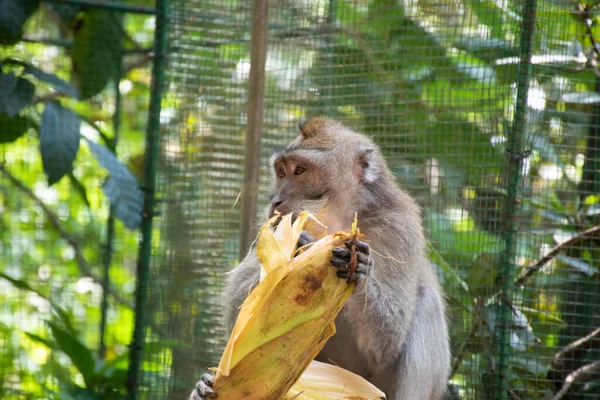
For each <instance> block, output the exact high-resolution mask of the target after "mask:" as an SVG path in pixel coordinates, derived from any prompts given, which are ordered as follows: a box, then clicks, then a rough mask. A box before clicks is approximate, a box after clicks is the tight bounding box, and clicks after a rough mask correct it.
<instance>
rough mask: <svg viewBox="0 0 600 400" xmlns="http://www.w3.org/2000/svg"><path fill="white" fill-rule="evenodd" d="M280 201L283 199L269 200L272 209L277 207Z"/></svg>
mask: <svg viewBox="0 0 600 400" xmlns="http://www.w3.org/2000/svg"><path fill="white" fill-rule="evenodd" d="M281 203H283V200H273V201H272V202H271V207H272V208H273V209H276V208H277V207H279V206H280V205H281Z"/></svg>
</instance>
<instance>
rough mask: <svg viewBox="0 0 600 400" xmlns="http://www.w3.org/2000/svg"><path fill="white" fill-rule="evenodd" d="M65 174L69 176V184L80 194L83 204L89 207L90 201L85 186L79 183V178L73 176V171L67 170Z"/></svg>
mask: <svg viewBox="0 0 600 400" xmlns="http://www.w3.org/2000/svg"><path fill="white" fill-rule="evenodd" d="M67 176H68V177H69V180H70V181H71V185H72V186H73V189H74V190H75V191H76V192H77V193H79V195H80V196H81V199H82V200H83V202H84V203H85V205H86V206H87V207H88V208H91V207H92V206H91V204H90V201H89V200H88V197H87V190H85V186H83V183H81V182H80V181H79V179H77V178H76V177H75V175H73V171H71V172H69V173H68V174H67Z"/></svg>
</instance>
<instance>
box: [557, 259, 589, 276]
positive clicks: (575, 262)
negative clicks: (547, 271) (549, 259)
mask: <svg viewBox="0 0 600 400" xmlns="http://www.w3.org/2000/svg"><path fill="white" fill-rule="evenodd" d="M556 259H557V260H559V261H561V262H563V263H565V264H567V265H568V266H569V267H572V268H575V269H576V270H577V271H579V272H582V273H584V274H586V275H588V276H593V275H595V274H597V273H598V268H596V267H595V266H593V265H592V264H589V263H587V262H585V261H583V260H581V259H579V258H574V257H568V256H556Z"/></svg>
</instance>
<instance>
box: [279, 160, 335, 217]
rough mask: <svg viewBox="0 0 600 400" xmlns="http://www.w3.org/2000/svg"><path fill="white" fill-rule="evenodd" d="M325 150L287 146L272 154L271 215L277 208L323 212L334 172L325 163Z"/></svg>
mask: <svg viewBox="0 0 600 400" xmlns="http://www.w3.org/2000/svg"><path fill="white" fill-rule="evenodd" d="M326 157H327V155H326V154H325V152H319V151H315V150H307V149H295V150H287V151H284V152H283V153H279V154H275V155H274V156H273V158H272V168H273V175H274V185H273V192H272V194H271V204H270V206H269V208H268V216H269V217H271V216H273V214H274V213H275V211H277V212H279V213H281V214H283V215H285V214H289V213H294V214H295V216H297V215H298V214H299V213H300V212H302V211H304V210H308V211H309V212H311V213H313V214H318V213H319V212H321V211H322V210H323V209H324V208H325V206H326V205H327V204H328V201H329V197H330V196H329V195H330V194H331V188H332V186H331V184H330V182H329V178H330V175H331V174H330V172H329V170H328V169H327V168H326V167H325V166H324V165H323V162H324V160H325V159H326Z"/></svg>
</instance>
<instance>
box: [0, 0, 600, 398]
mask: <svg viewBox="0 0 600 400" xmlns="http://www.w3.org/2000/svg"><path fill="white" fill-rule="evenodd" d="M47 3H48V4H51V5H52V6H55V5H56V4H59V3H60V4H61V6H64V4H62V3H68V2H59V1H50V2H47ZM72 3H77V4H78V3H79V2H72ZM0 4H2V3H1V2H0ZM44 4H46V3H44ZM114 4H117V3H114ZM118 4H120V5H121V6H125V7H131V10H130V11H134V10H133V8H134V7H148V6H149V5H150V4H146V2H143V1H140V2H123V3H118ZM167 4H168V13H167V20H166V29H167V38H168V52H167V55H168V57H167V65H166V81H165V82H158V84H159V85H160V84H163V87H164V88H165V91H164V93H163V99H162V112H161V114H160V122H161V137H160V145H159V146H160V154H159V171H158V175H157V186H156V201H157V213H158V217H157V218H155V230H154V233H153V236H152V262H151V270H150V280H149V288H148V304H147V308H146V312H147V314H146V315H147V320H145V321H141V323H142V324H146V323H147V327H146V340H145V349H144V350H145V353H144V357H145V358H144V363H143V364H142V371H143V374H142V377H141V387H140V388H141V397H142V398H148V399H151V398H155V399H164V398H172V399H181V398H187V396H188V395H189V392H190V391H191V388H192V387H193V386H194V383H195V381H196V380H198V378H199V377H200V375H201V374H202V373H203V372H204V371H205V369H206V368H207V367H213V366H216V365H217V364H218V361H219V358H220V355H221V352H222V350H223V346H224V344H225V340H226V332H225V329H224V327H223V324H222V314H223V304H222V299H221V297H220V293H221V289H222V287H223V283H224V278H225V274H226V272H227V271H228V270H230V269H231V268H232V267H233V266H235V265H236V263H237V262H238V260H239V259H240V256H239V254H238V248H239V243H240V229H239V227H240V220H241V219H242V218H253V217H254V216H242V215H241V208H240V202H239V198H240V195H241V194H248V192H250V194H253V193H254V192H256V193H257V195H258V199H259V204H260V207H259V208H260V209H262V206H264V205H265V204H266V201H267V189H268V185H269V174H268V173H267V172H268V171H267V160H268V157H269V156H270V154H271V153H272V152H273V151H274V150H276V149H278V148H280V147H281V146H283V145H285V144H286V143H287V142H289V140H291V139H292V138H294V137H295V136H297V133H298V128H297V126H298V123H299V122H300V121H301V120H302V119H305V118H309V117H311V116H317V115H327V116H329V117H333V118H336V119H338V120H340V121H342V122H343V123H345V124H346V125H348V126H350V127H352V128H353V129H355V130H357V131H359V132H363V133H365V134H367V135H370V136H371V137H372V138H373V139H374V140H375V141H376V142H377V144H378V145H379V146H380V147H381V149H382V150H383V152H384V154H385V156H386V158H387V160H388V163H389V165H390V168H391V169H392V171H393V172H394V174H395V175H396V177H397V180H398V184H399V185H400V186H401V187H402V188H403V189H405V190H406V191H408V192H409V193H410V194H412V195H413V196H414V197H415V198H416V199H417V200H418V202H419V204H420V205H421V207H422V210H423V217H424V224H425V228H426V231H427V236H428V239H429V240H430V247H429V256H430V258H431V260H432V262H433V264H434V266H435V268H436V272H437V273H438V276H439V278H440V281H441V283H442V286H443V287H444V290H445V292H446V295H447V300H448V305H449V322H450V330H451V339H452V355H453V362H452V376H451V377H450V380H449V392H448V397H449V398H464V399H482V398H514V399H516V398H521V399H526V398H540V399H549V398H553V397H554V396H558V398H565V399H566V398H573V399H575V398H577V399H579V398H590V399H591V398H598V396H599V394H600V375H599V369H600V368H599V364H598V360H599V359H600V331H599V330H598V328H599V327H600V310H599V307H600V306H599V305H598V304H600V281H599V279H600V278H599V276H600V274H599V270H598V268H599V267H600V263H599V261H598V260H599V259H600V257H599V254H598V248H600V246H598V232H599V231H600V229H599V228H598V226H599V220H598V215H599V213H598V210H599V205H598V204H599V202H600V176H599V174H600V167H599V165H600V164H599V163H600V156H599V154H598V152H600V145H599V142H598V140H599V139H598V134H599V131H600V129H599V128H598V126H599V121H598V115H600V109H599V108H598V107H599V104H600V94H599V93H600V85H599V83H598V80H599V79H600V78H599V76H600V72H599V71H598V67H597V65H596V63H597V61H596V60H597V58H598V56H599V55H600V50H599V49H598V44H597V39H598V29H599V28H598V16H599V9H598V6H597V5H596V3H595V2H580V3H579V2H572V1H568V2H567V1H557V0H543V1H542V0H537V1H536V0H523V1H511V0H505V1H480V0H478V1H470V0H464V1H437V2H430V1H426V0H420V1H416V0H415V1H411V0H406V1H396V0H394V1H392V0H353V1H351V0H303V1H291V0H277V1H271V2H269V18H268V27H267V28H268V52H267V63H266V83H265V93H264V113H263V120H264V128H263V131H262V142H261V159H262V162H261V167H260V168H261V170H260V182H261V184H260V186H259V188H252V187H247V186H245V185H246V183H245V182H244V167H243V166H244V157H245V151H246V149H245V135H246V129H247V122H248V115H247V110H248V108H247V99H248V90H249V86H248V79H249V72H250V58H251V49H250V32H251V22H252V2H238V1H216V0H209V1H186V0H170V1H168V2H167ZM103 7H106V4H104V5H103ZM89 10H91V9H89V8H88V9H78V12H79V13H82V14H79V16H80V17H81V15H83V16H84V19H83V21H84V22H85V21H86V20H85V17H87V18H91V17H90V15H92V13H91V11H90V12H89V14H88V11H89ZM94 10H96V11H97V9H95V8H94ZM101 10H103V11H102V12H106V13H108V12H109V11H110V10H107V9H106V8H102V9H101ZM71 11H72V10H71ZM113 11H114V10H113ZM146 11H148V10H146ZM63 14H64V15H63ZM60 15H61V17H62V18H63V19H65V18H67V16H68V15H69V14H68V13H67V12H66V11H65V10H63V11H62V13H60ZM119 15H124V16H125V17H124V19H123V20H120V21H121V24H122V25H120V26H121V27H122V28H123V30H122V31H124V32H125V34H123V35H122V36H121V35H118V36H119V40H118V42H119V43H120V45H122V46H123V47H124V50H123V53H122V57H125V59H124V60H125V61H127V62H125V61H124V62H123V64H122V65H124V68H125V70H124V71H122V74H121V77H120V78H118V79H117V81H118V82H119V84H118V85H115V84H114V78H111V79H112V83H109V82H111V80H108V81H107V83H106V84H105V87H106V88H105V89H103V90H104V91H103V92H101V93H100V94H99V95H96V97H93V98H92V99H93V100H92V101H90V102H89V103H85V102H74V103H68V101H70V100H63V99H62V98H61V100H62V105H63V106H65V107H67V106H68V107H72V108H73V109H75V110H76V111H77V112H78V113H79V114H80V115H81V116H82V117H85V118H87V119H88V120H90V121H92V122H94V124H93V125H92V126H95V127H96V128H99V129H95V132H100V133H91V135H92V139H93V140H92V141H99V140H96V139H100V141H101V140H102V136H101V134H102V133H103V132H106V133H108V134H107V137H108V138H114V135H115V132H114V131H113V129H114V128H112V126H114V120H113V115H114V110H115V108H116V109H117V110H119V109H120V110H121V113H122V114H121V115H122V116H123V117H122V121H121V128H120V129H119V131H120V132H121V134H120V136H119V145H118V147H117V149H118V152H117V154H119V158H121V159H122V160H129V167H130V169H132V170H134V172H135V171H136V170H137V171H139V172H143V171H142V170H143V161H141V160H143V158H144V156H143V146H144V140H143V134H142V132H143V131H144V130H145V128H146V118H147V115H146V114H145V112H140V110H147V104H148V101H149V94H150V91H151V90H149V89H148V87H149V85H150V73H149V69H148V68H139V67H137V66H144V67H145V66H146V65H148V64H147V62H148V61H149V60H151V59H152V57H153V55H152V54H151V53H149V52H148V51H147V50H148V48H151V47H152V29H153V28H154V26H153V24H152V22H153V21H154V19H153V17H151V16H149V14H136V13H134V12H128V13H125V14H119ZM47 18H48V16H47V15H45V14H43V13H40V14H35V16H34V18H33V19H32V20H31V21H29V22H28V23H29V25H28V26H27V29H26V30H25V34H24V38H25V40H24V43H22V44H19V45H17V46H20V47H6V48H7V50H6V51H5V50H4V49H5V47H2V55H1V58H0V62H1V64H0V65H1V66H2V73H3V75H0V78H1V77H2V76H5V75H6V74H8V73H11V72H16V73H21V72H22V71H23V70H22V68H25V66H23V65H19V64H15V63H14V59H20V60H21V61H22V60H26V61H27V60H29V61H30V62H32V63H33V64H34V65H35V66H36V67H39V68H40V69H42V70H44V71H46V72H50V73H56V74H57V75H58V76H59V77H62V78H63V79H65V80H68V78H69V74H72V73H73V72H71V69H69V67H70V65H69V64H70V63H69V62H68V59H69V58H73V55H72V50H71V49H72V46H77V39H76V38H77V32H79V31H78V30H77V29H76V28H77V27H78V25H77V24H75V25H74V26H71V27H70V30H69V29H67V32H69V33H68V34H66V35H65V34H64V33H63V32H62V31H61V29H64V25H60V24H59V25H57V26H56V27H54V28H52V27H51V26H50V25H47V21H48V19H47ZM94 18H97V17H94ZM111 18H112V17H111ZM1 21H2V18H0V22H1ZM73 21H81V20H80V19H75V20H73ZM0 25H1V24H0ZM61 27H62V28H61ZM32 35H34V36H32ZM73 35H74V36H73ZM74 38H75V41H74V42H73V41H71V40H73V39H74ZM94 40H95V41H99V42H101V41H102V40H101V38H100V37H95V38H92V43H93V44H96V43H97V42H94ZM32 41H35V43H31V42H32ZM59 41H63V42H61V46H60V47H57V46H56V45H57V44H59V43H58V42H59ZM99 42H98V43H99ZM3 44H6V43H4V42H3ZM49 49H50V50H49ZM11 60H13V61H11ZM75 65H76V64H75ZM128 65H130V66H133V67H132V68H131V69H128V67H127V66H128ZM93 71H94V72H93V74H99V76H101V77H102V79H104V78H106V77H105V76H104V75H103V74H102V73H101V72H100V71H98V70H97V69H96V70H93ZM93 74H92V75H89V76H90V79H91V77H93V76H94V75H93ZM0 82H1V81H0ZM116 87H119V88H120V90H119V91H117V90H116ZM0 88H1V85H0ZM36 90H37V89H36ZM51 93H52V92H50V94H51ZM116 93H120V94H121V96H116ZM37 94H39V95H41V96H44V95H45V94H46V93H45V92H43V91H41V92H39V93H38V92H36V95H37ZM119 97H120V100H117V99H119ZM65 101H66V103H65ZM119 102H120V103H119ZM72 104H73V105H72ZM117 104H119V105H117ZM3 105H4V103H3V102H2V100H1V99H0V126H7V125H6V124H4V125H1V124H3V120H2V119H1V118H5V117H3V114H1V113H2V112H4V113H6V111H2V110H3V109H2V108H1V107H3ZM43 106H47V101H41V102H39V103H36V104H34V108H35V110H34V111H36V112H37V113H38V114H40V115H41V113H42V112H43ZM25 111H26V110H25ZM25 111H20V114H19V115H25V116H28V115H29V114H26V113H25V114H23V113H24V112H25ZM38 119H39V117H38ZM33 121H35V118H33ZM85 121H86V120H85V119H84V125H85V124H86V122H85ZM11 123H12V125H9V126H16V122H14V120H12V122H11ZM85 129H87V128H84V129H82V133H85V132H84V130H85ZM92 131H94V129H92ZM29 132H30V133H29V134H27V135H25V136H23V137H21V138H19V139H18V140H17V141H16V142H13V141H10V142H8V141H7V144H2V143H4V140H3V141H2V143H0V156H1V157H0V158H1V160H2V161H1V163H0V166H1V167H2V168H3V169H2V171H0V172H3V174H2V175H0V176H1V178H0V190H1V191H0V196H1V197H0V210H1V215H2V218H0V223H1V224H2V231H1V232H0V235H2V242H1V248H0V249H1V251H0V257H2V259H1V260H2V262H1V266H2V269H1V270H0V271H1V272H2V274H3V275H2V276H3V277H4V276H6V277H8V278H10V279H12V281H10V280H7V279H4V280H0V284H2V285H3V286H1V287H2V290H1V291H0V298H1V299H2V306H1V307H0V310H1V311H0V315H1V316H2V319H1V320H0V322H1V323H0V329H1V332H0V334H1V336H0V343H1V346H0V348H1V349H2V353H0V360H1V362H0V378H1V379H0V382H2V384H1V385H0V397H2V398H5V397H6V398H46V397H47V398H50V397H51V396H50V395H49V394H48V393H49V392H48V390H52V391H54V392H53V393H55V392H56V391H57V388H58V386H60V385H59V380H60V379H61V377H65V376H72V375H76V374H77V372H73V370H68V368H69V367H68V366H69V365H71V368H72V365H73V364H74V365H75V367H77V362H76V361H75V360H73V359H69V357H68V354H67V357H65V355H64V354H62V353H60V352H59V351H57V350H56V348H52V347H48V346H47V345H45V344H44V340H46V341H52V340H56V338H55V335H54V336H53V335H52V334H50V333H49V331H51V330H52V328H48V327H47V326H46V325H44V324H43V323H42V320H43V319H48V318H50V315H51V314H52V309H51V308H49V307H48V306H47V305H46V306H45V307H46V308H44V307H42V306H40V304H38V303H40V301H38V302H37V303H36V301H35V299H33V300H32V298H33V297H35V296H37V295H34V294H32V293H35V292H36V291H37V292H39V295H40V296H41V297H42V298H51V299H52V302H51V304H53V305H54V304H56V305H57V306H60V307H62V308H64V309H66V310H69V312H70V313H71V314H72V316H71V317H70V318H69V320H71V321H72V323H73V325H74V327H75V328H76V329H77V330H78V331H79V333H80V337H81V338H82V341H83V342H84V343H86V344H87V345H88V346H89V347H90V348H91V349H94V351H96V349H98V348H100V347H102V346H101V345H100V343H101V340H100V338H99V335H98V332H99V331H100V330H99V329H100V328H99V326H100V324H101V320H102V317H101V314H102V313H101V311H100V310H101V309H102V307H101V304H102V293H103V292H104V290H103V289H102V285H103V282H102V280H101V274H102V267H101V266H102V264H103V260H102V255H103V254H105V252H103V248H100V247H99V246H98V243H99V242H100V243H104V242H105V240H106V237H107V235H108V231H109V228H108V225H106V224H107V223H108V222H107V221H108V219H109V215H108V211H109V209H110V207H108V204H109V202H108V201H107V199H106V198H104V197H103V195H102V194H101V188H100V186H101V184H102V180H103V179H104V177H105V175H103V174H98V173H97V164H94V163H95V162H94V161H93V160H92V159H91V158H86V159H84V160H79V158H78V161H77V162H76V168H75V170H74V175H75V176H74V177H75V178H78V179H75V180H72V179H71V180H70V181H61V182H60V183H59V186H58V189H53V188H52V187H51V188H48V186H47V183H46V182H44V175H43V174H42V171H43V162H42V161H41V160H40V158H39V150H38V148H37V146H39V141H37V135H36V134H34V132H37V129H36V128H35V126H34V127H32V130H31V131H29ZM98 135H100V137H99V138H98ZM2 146H3V147H2ZM83 147H84V148H86V149H87V147H86V145H84V146H83ZM109 147H110V146H109ZM86 151H87V150H86ZM86 154H87V153H86ZM90 154H91V151H90ZM80 156H81V154H80V155H79V156H78V157H80ZM146 156H147V155H146ZM4 171H9V173H10V174H12V175H13V176H15V177H17V178H18V182H21V186H22V187H24V188H25V189H27V188H30V189H31V191H32V193H33V194H34V195H36V197H32V196H30V195H29V194H28V192H27V190H23V188H21V190H15V189H19V188H20V186H19V183H18V182H17V184H15V182H14V181H13V180H11V178H10V175H8V174H7V173H4ZM109 171H110V170H109ZM111 175H112V174H111ZM140 176H141V174H140ZM78 181H81V182H83V186H84V187H85V188H87V196H88V198H89V201H90V203H92V207H91V210H92V211H93V212H91V213H90V212H89V211H86V210H88V209H89V208H85V207H84V206H83V204H84V200H81V199H80V198H76V196H75V194H73V193H76V190H77V189H76V188H77V183H76V182H78ZM53 196H54V197H53ZM36 198H38V199H42V200H43V204H46V205H48V207H49V209H50V211H52V212H53V213H54V214H56V215H57V216H58V219H59V222H60V223H61V226H63V225H65V226H66V227H67V228H69V230H67V232H71V231H72V232H76V234H77V236H80V237H81V238H82V239H81V240H80V243H81V246H82V247H81V251H82V254H84V256H85V259H86V261H87V262H88V263H89V264H90V265H91V266H92V267H93V268H94V271H93V272H94V273H95V275H93V276H94V277H97V278H98V279H97V280H95V281H94V280H90V279H89V278H90V277H89V276H87V275H89V274H87V275H86V273H85V271H83V272H82V271H81V270H80V269H79V268H78V266H80V264H79V263H78V262H77V258H76V257H75V258H74V255H73V251H74V248H73V244H72V243H71V242H69V241H68V240H67V241H66V242H65V237H61V234H60V230H59V231H57V230H56V229H54V228H52V227H51V228H52V229H49V228H48V226H46V225H48V224H50V225H51V224H52V219H53V217H52V215H53V214H49V213H48V212H47V211H46V209H44V208H43V207H42V206H41V205H40V203H39V202H37V201H36ZM259 214H260V215H258V216H257V218H258V219H259V220H262V211H259ZM90 215H91V216H90ZM115 229H116V231H115V233H114V235H115V236H114V242H113V246H114V251H113V253H112V254H113V255H112V262H111V264H112V266H113V267H112V269H111V271H112V272H111V281H110V282H111V285H112V287H114V290H115V292H116V293H117V295H116V296H113V297H112V298H111V297H109V308H108V309H109V310H111V311H110V312H109V314H108V315H109V318H108V328H107V329H108V330H107V331H106V332H109V333H108V334H107V336H106V337H107V339H106V354H105V359H106V360H108V361H110V360H113V359H118V357H117V356H119V355H121V356H126V354H125V350H124V349H125V345H126V344H127V343H129V341H130V338H131V334H132V332H131V331H132V329H133V328H132V321H131V320H134V319H135V318H138V319H139V318H140V316H139V315H138V316H136V315H133V314H132V312H131V310H132V308H130V306H131V301H132V300H131V298H132V296H131V293H132V290H133V286H134V284H135V283H136V282H135V275H134V271H133V270H134V268H133V262H134V261H133V260H135V259H136V257H137V246H136V245H135V239H136V237H137V236H136V234H135V232H131V231H127V230H126V229H124V227H123V225H122V222H120V220H117V222H116V223H115ZM57 232H58V234H57ZM34 237H35V239H33V238H34ZM99 237H100V238H101V239H98V238H99ZM78 243H79V242H78ZM34 249H35V250H34ZM63 268H64V269H63ZM48 271H50V272H48ZM84 277H85V278H84ZM86 279H87V280H86ZM82 282H83V283H82ZM86 282H87V284H88V286H89V287H87V286H86V288H87V289H86V288H84V283H86ZM21 283H26V284H27V285H28V286H29V287H30V289H33V290H34V292H32V291H31V290H27V289H23V287H19V285H20V284H21ZM94 285H96V286H94ZM21 286H23V285H22V284H21ZM94 288H96V289H94ZM105 288H106V286H105ZM45 304H46V303H45ZM20 324H24V325H23V326H19V325H20ZM54 334H55V332H54ZM35 335H37V337H36V336H35ZM44 349H45V350H44ZM49 349H50V350H49ZM65 368H66V369H65ZM83 378H85V376H83ZM81 379H82V377H81V376H80V377H79V378H78V377H75V378H73V381H74V382H75V383H76V384H78V385H79V386H80V387H86V384H88V382H85V379H83V381H82V380H81Z"/></svg>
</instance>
